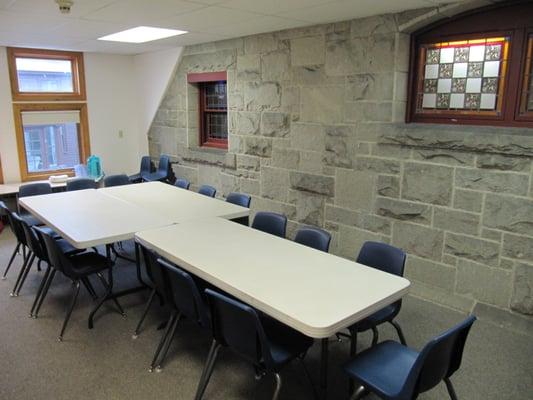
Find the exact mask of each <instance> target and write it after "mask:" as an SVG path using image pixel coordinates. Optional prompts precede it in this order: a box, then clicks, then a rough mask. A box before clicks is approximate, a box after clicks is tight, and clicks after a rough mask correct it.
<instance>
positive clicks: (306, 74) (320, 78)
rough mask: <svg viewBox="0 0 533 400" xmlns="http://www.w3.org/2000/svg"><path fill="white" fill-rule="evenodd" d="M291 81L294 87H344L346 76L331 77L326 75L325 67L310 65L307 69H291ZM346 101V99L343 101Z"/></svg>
mask: <svg viewBox="0 0 533 400" xmlns="http://www.w3.org/2000/svg"><path fill="white" fill-rule="evenodd" d="M290 73H291V76H290V80H291V83H292V84H294V85H302V86H315V85H341V84H342V85H344V80H345V76H344V75H342V76H330V75H327V74H326V67H325V66H324V65H308V66H305V67H295V66H293V67H291V69H290ZM343 100H344V99H343Z"/></svg>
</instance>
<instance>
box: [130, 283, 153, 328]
mask: <svg viewBox="0 0 533 400" xmlns="http://www.w3.org/2000/svg"><path fill="white" fill-rule="evenodd" d="M155 294H156V290H155V289H152V291H151V292H150V296H149V297H148V301H147V302H146V305H145V306H144V310H143V313H142V315H141V319H140V320H139V323H138V324H137V326H136V327H135V331H134V332H133V335H132V336H131V338H132V339H137V338H138V337H139V331H140V330H141V326H142V324H143V322H144V319H145V318H146V316H147V315H148V311H149V310H150V306H151V305H152V303H153V302H154V298H155Z"/></svg>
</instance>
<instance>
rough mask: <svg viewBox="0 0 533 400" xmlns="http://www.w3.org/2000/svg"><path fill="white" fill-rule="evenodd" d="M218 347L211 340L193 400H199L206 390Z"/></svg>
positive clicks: (215, 342)
mask: <svg viewBox="0 0 533 400" xmlns="http://www.w3.org/2000/svg"><path fill="white" fill-rule="evenodd" d="M220 347H221V346H220V345H219V344H218V343H217V341H216V340H214V339H213V343H212V344H211V349H210V350H209V355H208V356H207V361H206V363H205V367H204V370H203V372H202V376H201V377H200V382H198V389H197V390H196V396H194V400H201V399H202V397H203V395H204V393H205V389H206V388H207V385H208V383H209V380H210V379H211V375H212V374H213V369H214V367H215V362H216V360H217V357H218V352H219V351H220Z"/></svg>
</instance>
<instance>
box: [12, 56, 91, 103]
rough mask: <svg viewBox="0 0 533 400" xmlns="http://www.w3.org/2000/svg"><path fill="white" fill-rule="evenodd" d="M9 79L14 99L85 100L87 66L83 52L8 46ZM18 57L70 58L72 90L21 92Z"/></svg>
mask: <svg viewBox="0 0 533 400" xmlns="http://www.w3.org/2000/svg"><path fill="white" fill-rule="evenodd" d="M7 56H8V65H9V79H10V82H11V95H12V98H13V101H85V100H86V99H87V95H86V91H85V68H84V64H83V53H79V52H74V51H57V50H42V49H25V48H19V47H8V48H7ZM17 58H41V59H49V60H68V61H70V62H71V65H72V88H73V91H72V92H21V91H20V90H19V85H18V76H17V65H16V59H17Z"/></svg>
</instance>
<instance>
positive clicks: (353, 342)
mask: <svg viewBox="0 0 533 400" xmlns="http://www.w3.org/2000/svg"><path fill="white" fill-rule="evenodd" d="M356 353H357V328H356V329H350V359H353V358H354V357H355V354H356ZM354 386H355V384H354V381H353V379H348V393H352V392H353V391H354Z"/></svg>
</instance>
